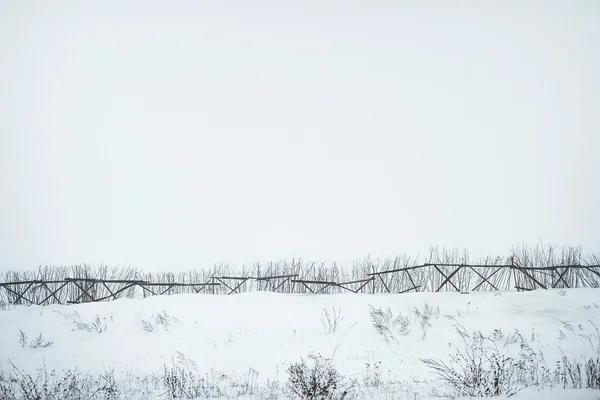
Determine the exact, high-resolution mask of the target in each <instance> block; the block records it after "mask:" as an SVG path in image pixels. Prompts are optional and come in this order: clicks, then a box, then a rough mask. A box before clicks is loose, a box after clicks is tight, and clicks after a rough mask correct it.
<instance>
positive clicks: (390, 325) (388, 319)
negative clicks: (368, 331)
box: [369, 305, 410, 343]
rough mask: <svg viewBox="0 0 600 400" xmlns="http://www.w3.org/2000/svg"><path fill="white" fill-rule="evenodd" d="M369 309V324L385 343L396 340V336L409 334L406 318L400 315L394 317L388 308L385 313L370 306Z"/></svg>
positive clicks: (408, 322)
mask: <svg viewBox="0 0 600 400" xmlns="http://www.w3.org/2000/svg"><path fill="white" fill-rule="evenodd" d="M369 307H370V308H371V311H370V316H371V322H372V324H373V326H374V327H375V329H376V330H377V333H379V334H380V335H381V336H382V337H383V340H384V341H385V342H386V343H389V342H390V341H391V340H397V339H396V338H397V336H398V335H402V336H406V335H408V334H409V333H410V329H409V326H410V320H409V318H408V317H403V316H402V313H398V315H396V316H394V313H393V312H392V310H391V309H390V308H389V307H388V309H387V310H386V311H383V310H382V309H381V308H375V307H373V306H371V305H369Z"/></svg>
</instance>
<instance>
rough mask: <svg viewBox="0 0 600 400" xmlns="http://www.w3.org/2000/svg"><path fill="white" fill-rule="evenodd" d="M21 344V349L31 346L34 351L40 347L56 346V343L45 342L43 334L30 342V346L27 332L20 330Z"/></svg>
mask: <svg viewBox="0 0 600 400" xmlns="http://www.w3.org/2000/svg"><path fill="white" fill-rule="evenodd" d="M19 343H20V344H21V347H25V346H27V345H29V347H31V348H32V349H37V348H38V347H50V346H52V345H53V344H54V342H49V341H47V340H44V338H43V337H42V334H41V333H40V334H39V335H38V337H36V338H35V339H34V340H32V341H31V342H29V344H28V343H27V335H26V334H25V332H23V331H22V330H20V329H19Z"/></svg>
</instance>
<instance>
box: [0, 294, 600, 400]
mask: <svg viewBox="0 0 600 400" xmlns="http://www.w3.org/2000/svg"><path fill="white" fill-rule="evenodd" d="M599 294H600V291H598V290H597V289H570V290H565V291H562V290H561V291H559V290H537V291H532V292H520V293H519V292H474V293H470V294H460V293H413V294H402V295H395V294H390V295H371V294H351V293H348V294H338V295H294V294H277V293H271V292H251V293H243V294H238V295H232V296H219V295H208V294H194V295H192V294H182V295H173V296H156V297H152V298H147V299H120V300H116V301H112V302H102V303H86V304H78V305H69V306H60V305H52V306H47V307H40V306H16V307H13V306H9V307H8V309H6V310H4V311H0V363H2V366H3V367H4V368H7V365H8V363H9V361H12V362H13V363H14V364H15V365H17V366H18V367H19V368H21V369H23V370H24V371H35V370H36V369H37V368H39V367H40V366H42V365H43V363H45V365H46V367H47V368H48V369H56V370H63V369H65V370H66V369H73V368H75V367H77V368H78V369H79V370H81V371H86V372H88V371H89V372H90V373H95V374H101V373H103V372H104V371H106V370H107V369H114V370H115V371H116V372H117V374H118V375H119V376H125V375H126V374H129V375H132V374H133V375H137V376H143V375H145V374H153V373H156V372H157V371H160V369H161V368H162V367H163V364H168V365H172V363H178V364H179V365H181V363H184V364H187V366H188V367H190V368H193V369H195V370H198V371H201V373H202V374H206V376H209V375H210V376H212V377H213V378H214V379H216V378H215V377H216V376H218V377H225V376H227V377H230V378H231V379H237V380H239V381H248V380H251V381H252V382H254V384H256V385H267V384H268V383H269V382H271V383H272V382H273V381H277V382H280V384H281V385H284V384H285V382H286V380H287V374H286V369H287V367H288V366H289V365H290V364H291V363H293V362H296V361H299V360H300V358H301V357H304V358H306V357H307V356H308V355H309V353H311V352H315V353H320V354H321V355H323V356H324V357H333V362H334V364H335V366H336V368H337V369H338V371H339V372H340V373H341V374H342V375H344V376H345V377H347V378H350V379H357V380H358V382H366V381H367V380H369V379H373V377H376V378H377V379H379V380H381V381H382V382H384V383H385V386H386V387H387V388H388V389H386V390H385V393H383V392H382V393H379V395H380V396H379V395H378V394H377V393H375V394H373V393H372V392H371V394H370V395H369V396H371V397H369V398H376V397H377V396H379V398H426V397H429V396H436V395H440V394H443V393H444V391H445V389H444V386H443V385H442V383H441V382H439V381H437V380H436V376H435V375H433V373H432V372H431V371H430V370H429V369H428V368H427V367H426V366H425V365H424V364H423V363H422V362H421V361H420V359H435V360H441V361H447V360H448V356H449V355H450V354H451V353H453V352H455V351H456V350H459V349H464V342H463V338H462V337H461V335H460V334H459V333H458V330H463V331H464V332H469V334H470V335H472V336H473V337H474V336H476V335H475V333H476V332H477V331H480V332H481V333H482V335H483V336H487V335H490V334H492V333H493V332H494V330H495V329H498V330H499V331H496V334H495V335H496V337H497V338H498V340H497V345H498V347H499V348H500V349H501V350H502V351H505V352H507V354H515V353H516V352H518V350H519V345H518V343H516V341H515V340H513V339H514V338H515V337H516V335H515V330H518V332H519V333H520V334H521V336H522V337H523V338H524V339H525V341H527V343H528V344H529V345H530V346H531V348H532V349H533V350H535V351H541V352H542V353H543V356H544V358H545V360H546V361H547V364H548V365H549V366H552V365H554V364H555V362H556V361H557V360H559V359H560V357H561V355H562V353H561V352H564V354H567V355H569V357H571V356H573V357H579V356H586V355H591V354H592V353H593V351H594V349H593V348H592V346H591V345H590V343H588V341H586V339H585V338H584V335H593V334H594V333H595V332H596V331H595V330H594V327H593V325H592V323H591V322H593V323H595V324H596V325H597V326H600V295H599ZM426 305H427V307H428V308H429V310H430V311H432V313H431V316H430V318H429V319H428V322H426V323H425V324H422V322H423V319H422V318H419V316H418V315H417V314H416V313H415V312H414V311H415V308H416V309H418V310H419V311H420V312H421V313H424V312H425V311H424V309H425V307H426ZM370 306H373V307H381V308H383V309H384V310H385V309H387V308H388V307H389V308H390V310H392V312H393V313H394V315H396V314H397V313H402V314H403V316H405V317H408V318H409V319H410V325H409V326H408V327H407V331H408V330H410V332H408V333H407V334H406V336H404V335H396V336H397V340H392V341H391V342H390V343H386V342H385V341H384V340H383V338H382V336H381V335H380V334H379V333H378V332H377V330H376V329H375V327H374V326H373V324H372V322H371V320H370V310H371V308H370ZM438 307H439V313H438ZM324 309H327V310H328V311H329V313H330V315H332V314H333V311H334V309H335V310H336V312H337V311H339V312H340V315H341V316H342V317H343V318H342V319H341V321H340V322H339V326H338V328H337V330H336V332H327V329H326V325H327V323H325V324H324V323H323V310H324ZM75 312H76V313H77V314H78V316H79V318H80V320H77V316H76V315H75V314H74V313H75ZM158 315H160V316H162V317H163V321H167V323H166V324H165V323H163V324H161V323H160V317H158V318H157V316H158ZM97 316H98V317H99V319H100V321H101V329H100V330H103V331H102V332H101V333H99V332H98V331H96V330H93V331H92V332H89V331H86V330H82V329H78V327H77V324H76V322H77V321H81V322H82V323H92V322H93V321H94V320H95V318H96V317H97ZM157 320H158V322H157ZM74 321H76V322H74ZM149 324H151V325H152V326H151V327H150V325H149ZM20 330H21V331H23V332H24V333H25V334H26V335H27V336H28V342H31V341H32V340H33V339H34V338H35V337H36V336H38V335H39V334H40V333H41V334H42V336H43V339H44V340H48V341H52V342H53V344H52V345H51V346H49V347H46V348H31V347H29V346H25V347H22V346H21V344H20V343H19V331H20ZM500 331H501V333H500ZM592 337H593V336H592ZM511 338H512V339H511ZM365 396H366V395H365ZM516 398H522V399H529V398H532V399H538V398H539V399H550V398H552V399H582V400H583V399H586V400H587V399H594V400H597V399H600V391H594V390H567V391H561V390H558V389H545V390H544V391H542V392H539V391H535V392H534V391H532V390H529V389H528V390H526V391H524V392H521V393H520V394H519V395H517V396H516Z"/></svg>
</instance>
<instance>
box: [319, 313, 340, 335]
mask: <svg viewBox="0 0 600 400" xmlns="http://www.w3.org/2000/svg"><path fill="white" fill-rule="evenodd" d="M343 320H344V317H343V316H342V309H341V307H338V309H337V310H336V308H335V307H332V312H331V313H330V312H329V311H328V310H327V309H326V308H323V311H322V312H321V324H322V325H323V328H324V329H325V332H326V333H336V332H337V330H338V328H339V326H340V323H341V322H342V321H343Z"/></svg>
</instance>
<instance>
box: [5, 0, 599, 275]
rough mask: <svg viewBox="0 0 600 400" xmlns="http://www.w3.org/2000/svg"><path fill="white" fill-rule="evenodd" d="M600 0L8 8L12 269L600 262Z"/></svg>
mask: <svg viewBox="0 0 600 400" xmlns="http://www.w3.org/2000/svg"><path fill="white" fill-rule="evenodd" d="M599 71H600V2H598V1H561V2H559V1H496V2H494V1H489V2H482V1H471V2H468V1H452V2H447V1H441V0H440V1H416V0H415V1H395V2H392V1H389V2H382V1H379V2H377V1H356V2H354V3H352V4H350V3H349V2H326V1H303V2H297V1H296V2H291V1H271V2H258V3H257V2H247V1H241V0H239V1H232V2H224V1H204V2H202V1H187V2H185V1H179V2H166V1H165V2H155V1H143V2H141V1H118V2H117V1H115V2H110V1H109V2H105V1H103V2H94V1H86V2H82V1H71V2H65V1H58V2H48V1H2V2H1V3H0V109H1V115H0V135H1V136H0V185H1V186H0V187H1V188H2V192H1V193H0V269H30V268H35V267H36V266H38V265H40V264H42V265H45V264H73V263H83V262H86V263H100V262H103V263H106V264H109V265H115V266H126V265H131V266H137V267H139V268H142V269H145V270H156V269H167V268H168V269H182V268H200V267H209V266H210V265H211V264H212V263H214V262H221V261H228V262H232V263H238V264H239V263H244V262H253V261H255V260H258V259H260V260H263V261H266V260H278V259H280V258H291V257H304V258H309V259H318V260H323V261H328V260H337V261H340V262H344V261H347V260H352V259H355V258H362V257H363V256H366V255H367V254H370V255H371V256H372V257H385V256H389V255H393V254H397V253H404V252H407V253H411V254H415V255H416V253H418V252H422V251H426V250H427V249H428V248H429V246H430V245H439V246H448V247H455V246H456V247H459V248H469V249H470V250H471V252H472V253H473V254H481V255H487V254H488V253H492V254H507V247H510V246H512V245H514V244H518V243H523V242H524V243H525V244H535V243H537V242H538V241H539V240H540V238H541V239H542V240H543V241H544V242H550V243H554V244H558V245H563V244H565V245H582V246H583V248H584V251H586V252H598V251H600V228H599V227H600V213H599V212H598V205H599V204H600V194H599V193H600V183H599V182H600V179H599V178H598V175H599V174H600V161H599V153H600V138H599V136H600V132H599V128H600V79H599V77H598V74H599Z"/></svg>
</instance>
